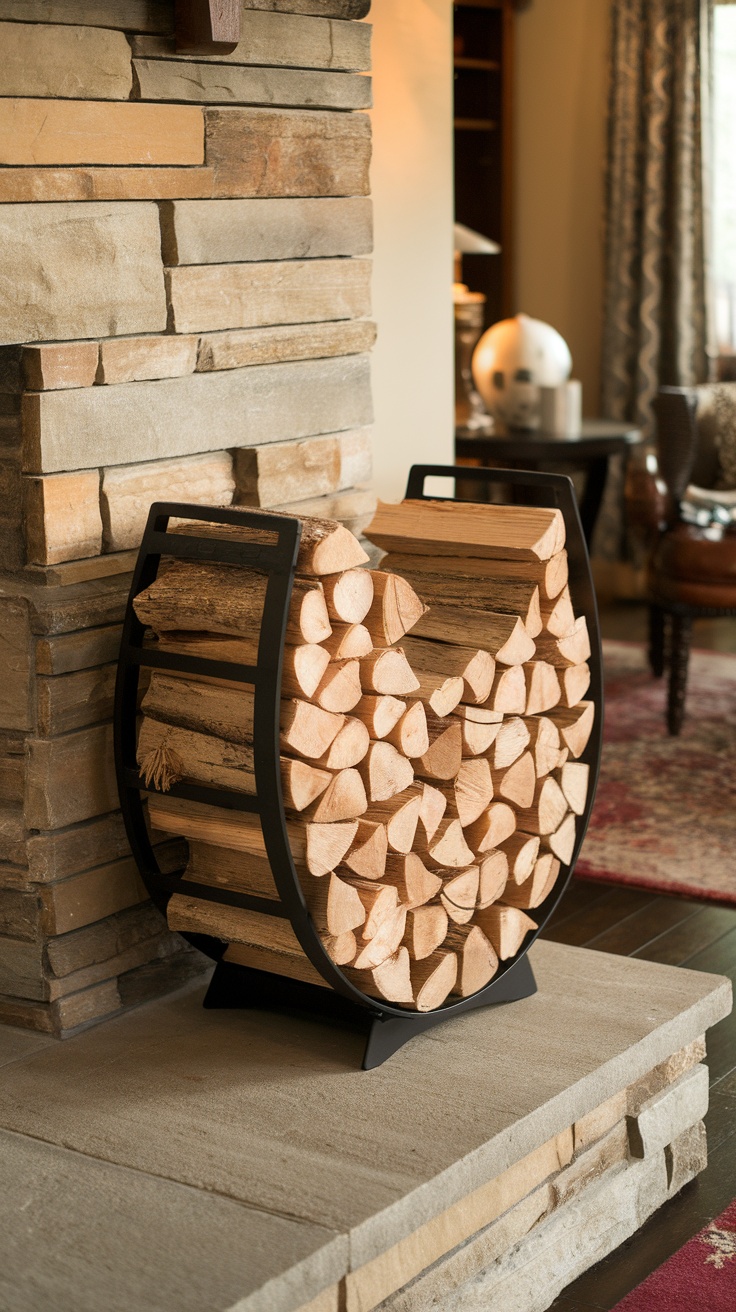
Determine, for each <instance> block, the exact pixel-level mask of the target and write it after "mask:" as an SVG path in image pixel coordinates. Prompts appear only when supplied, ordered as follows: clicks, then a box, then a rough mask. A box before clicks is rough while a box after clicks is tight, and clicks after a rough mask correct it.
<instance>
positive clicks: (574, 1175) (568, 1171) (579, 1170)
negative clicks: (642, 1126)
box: [552, 1120, 629, 1207]
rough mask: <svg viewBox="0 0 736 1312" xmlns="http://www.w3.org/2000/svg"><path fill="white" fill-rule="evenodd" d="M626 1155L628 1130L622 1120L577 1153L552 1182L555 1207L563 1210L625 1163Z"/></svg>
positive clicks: (627, 1150) (627, 1152)
mask: <svg viewBox="0 0 736 1312" xmlns="http://www.w3.org/2000/svg"><path fill="white" fill-rule="evenodd" d="M628 1155H629V1134H628V1128H627V1125H626V1121H625V1120H621V1121H619V1122H618V1124H617V1125H614V1127H613V1129H611V1130H609V1131H608V1133H607V1134H605V1135H604V1136H603V1138H602V1139H599V1140H598V1142H597V1143H594V1144H593V1145H592V1146H591V1147H590V1148H585V1149H583V1151H582V1152H580V1153H578V1154H577V1155H576V1157H575V1160H574V1161H573V1162H572V1163H571V1164H570V1165H569V1166H568V1167H566V1168H565V1170H564V1171H560V1174H559V1175H558V1176H557V1177H556V1178H555V1179H554V1180H553V1181H552V1192H553V1194H554V1199H555V1205H556V1206H557V1207H564V1206H565V1204H566V1203H569V1202H570V1200H571V1199H573V1198H576V1197H577V1195H578V1194H579V1193H581V1192H582V1190H583V1189H587V1187H588V1185H591V1184H593V1183H594V1182H595V1181H596V1180H599V1179H600V1178H601V1176H602V1175H605V1173H606V1171H610V1170H611V1169H612V1168H613V1167H614V1166H620V1165H621V1164H622V1163H623V1162H625V1161H626V1160H627V1159H628Z"/></svg>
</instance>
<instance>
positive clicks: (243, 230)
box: [160, 196, 373, 265]
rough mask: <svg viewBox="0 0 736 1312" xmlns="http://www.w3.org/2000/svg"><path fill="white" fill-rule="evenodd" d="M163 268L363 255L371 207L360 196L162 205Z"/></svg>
mask: <svg viewBox="0 0 736 1312" xmlns="http://www.w3.org/2000/svg"><path fill="white" fill-rule="evenodd" d="M160 208H161V236H162V252H163V258H164V264H168V265H173V264H235V263H237V262H239V261H243V260H295V259H300V260H303V259H311V258H314V257H315V256H317V257H323V258H324V257H325V256H331V255H332V256H334V255H368V254H370V251H371V250H372V248H373V225H372V206H371V202H370V200H368V199H367V197H363V196H348V197H341V196H321V197H281V198H279V197H277V198H275V199H267V200H172V201H163V202H162V203H161V207H160Z"/></svg>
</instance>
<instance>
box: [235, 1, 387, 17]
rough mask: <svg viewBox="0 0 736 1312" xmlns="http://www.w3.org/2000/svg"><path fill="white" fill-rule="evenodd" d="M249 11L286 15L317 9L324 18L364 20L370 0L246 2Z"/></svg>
mask: <svg viewBox="0 0 736 1312" xmlns="http://www.w3.org/2000/svg"><path fill="white" fill-rule="evenodd" d="M247 3H248V8H249V9H268V10H274V11H275V12H278V13H287V14H313V13H314V11H315V9H317V8H319V12H320V15H321V16H322V17H324V18H350V19H354V18H365V16H366V14H367V13H368V11H369V9H370V7H371V0H247Z"/></svg>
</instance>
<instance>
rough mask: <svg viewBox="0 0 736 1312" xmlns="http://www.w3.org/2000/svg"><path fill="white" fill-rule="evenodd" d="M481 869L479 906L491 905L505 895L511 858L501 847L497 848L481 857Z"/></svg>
mask: <svg viewBox="0 0 736 1312" xmlns="http://www.w3.org/2000/svg"><path fill="white" fill-rule="evenodd" d="M479 870H480V882H479V884H478V906H479V907H489V906H490V905H491V903H492V902H498V901H500V899H501V897H502V896H503V893H504V889H505V888H506V885H507V882H508V877H509V859H508V857H507V855H506V853H505V852H504V851H502V849H501V848H495V849H494V850H493V851H492V852H489V853H488V855H487V856H483V857H481V858H480V862H479Z"/></svg>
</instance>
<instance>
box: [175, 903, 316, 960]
mask: <svg viewBox="0 0 736 1312" xmlns="http://www.w3.org/2000/svg"><path fill="white" fill-rule="evenodd" d="M166 919H167V922H168V926H169V929H176V930H179V931H181V932H183V933H187V934H211V935H212V936H213V937H214V938H219V939H222V940H223V941H224V942H225V943H248V944H250V945H251V946H252V947H262V948H269V949H271V951H273V952H283V953H286V954H287V955H290V956H294V955H302V948H301V944H300V943H299V940H298V938H297V936H296V934H295V933H294V930H293V929H292V927H291V924H290V922H289V921H288V920H286V919H284V918H283V917H281V916H267V915H264V913H263V912H262V911H249V910H247V909H246V908H245V907H231V906H228V905H227V904H226V903H224V902H208V901H206V900H205V899H204V898H198V897H187V896H186V894H184V893H174V894H173V896H172V897H170V898H169V901H168V904H167V907H166Z"/></svg>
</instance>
